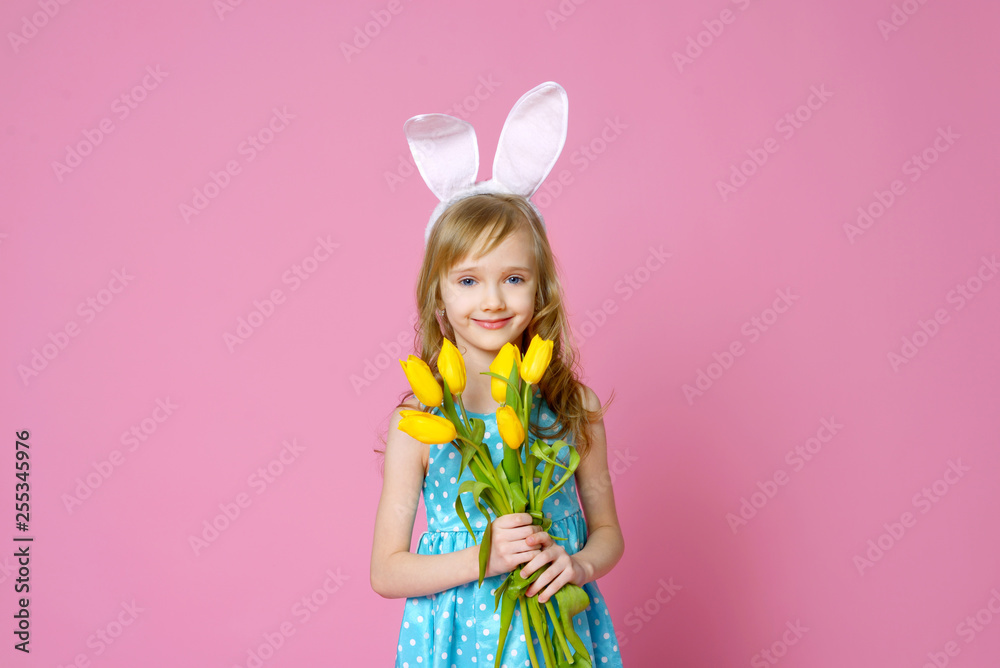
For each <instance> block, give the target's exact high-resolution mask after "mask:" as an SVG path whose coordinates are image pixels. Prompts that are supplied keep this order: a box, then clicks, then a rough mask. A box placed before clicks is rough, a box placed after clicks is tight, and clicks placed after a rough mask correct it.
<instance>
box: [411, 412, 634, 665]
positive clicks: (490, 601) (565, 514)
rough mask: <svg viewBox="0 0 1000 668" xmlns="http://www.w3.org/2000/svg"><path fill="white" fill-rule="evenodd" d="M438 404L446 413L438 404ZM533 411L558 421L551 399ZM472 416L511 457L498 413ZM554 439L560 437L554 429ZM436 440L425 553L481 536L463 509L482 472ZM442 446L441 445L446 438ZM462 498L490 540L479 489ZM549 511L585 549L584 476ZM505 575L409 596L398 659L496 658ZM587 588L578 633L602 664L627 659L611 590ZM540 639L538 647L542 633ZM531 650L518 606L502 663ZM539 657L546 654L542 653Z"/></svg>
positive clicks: (427, 491)
mask: <svg viewBox="0 0 1000 668" xmlns="http://www.w3.org/2000/svg"><path fill="white" fill-rule="evenodd" d="M536 411H537V412H536ZM432 412H435V413H438V414H440V412H439V411H438V409H434V410H433V411H432ZM533 413H534V419H535V420H537V421H538V422H539V423H540V424H541V425H542V426H547V425H550V424H552V422H553V417H552V414H551V412H550V411H549V410H548V407H547V406H546V405H545V404H544V402H543V403H542V406H541V407H536V410H535V411H533ZM539 414H540V418H539ZM469 417H470V418H478V419H481V420H483V421H484V422H485V423H486V434H485V436H484V437H483V442H484V443H485V444H486V445H487V446H488V447H487V451H488V452H489V453H490V454H491V456H492V458H493V463H494V464H495V465H499V464H500V462H501V461H502V460H503V444H502V442H501V441H500V437H499V434H498V431H497V428H496V415H495V414H493V413H490V414H486V415H484V414H480V413H471V412H470V413H469ZM571 438H572V437H571V436H568V437H567V438H566V439H565V440H567V441H569V442H571V441H570V439H571ZM547 440H552V439H551V437H550V438H549V439H547ZM498 445H499V446H500V447H499V448H498V447H497V446H498ZM431 447H432V453H433V455H434V462H433V464H435V466H432V467H429V468H430V472H429V473H428V476H427V479H426V480H425V481H424V487H423V494H424V507H425V508H426V509H427V526H428V531H426V532H425V533H423V534H422V535H421V536H420V541H419V543H418V546H417V553H418V554H447V553H449V552H455V551H458V550H463V549H465V548H467V547H472V546H473V545H475V544H476V543H475V542H473V540H472V536H470V535H469V532H468V531H467V530H466V529H465V525H464V524H463V523H462V521H461V520H460V519H459V515H458V513H457V512H456V510H455V499H456V498H457V497H458V486H459V485H460V484H461V483H463V482H465V481H466V480H474V477H473V476H472V473H471V472H470V471H469V470H468V469H466V470H465V471H463V472H462V475H461V476H459V475H458V466H459V464H460V462H461V458H460V457H458V456H455V457H452V456H448V457H445V456H444V452H447V450H444V451H438V452H435V446H431ZM443 447H445V448H447V449H450V450H451V452H450V453H449V455H451V454H452V453H455V454H456V455H457V451H456V450H455V448H454V446H452V445H447V446H443ZM436 449H437V450H440V446H438V447H437V448H436ZM558 458H559V460H560V461H561V462H563V463H565V462H567V461H568V460H569V453H568V451H567V450H565V449H564V450H563V451H562V452H561V453H560V455H559V457H558ZM556 470H557V471H559V470H560V469H556ZM431 482H433V484H430V483H431ZM433 490H437V492H438V495H437V496H438V498H437V499H435V498H434V492H433ZM462 502H463V505H464V510H465V515H466V517H467V518H468V520H469V523H470V524H471V525H472V527H473V528H474V530H475V532H476V539H477V541H478V542H482V536H483V534H484V533H485V531H486V530H487V528H488V519H487V518H485V517H484V516H483V514H482V513H481V512H480V511H479V509H477V508H476V507H475V504H474V503H473V501H472V498H471V495H469V494H463V495H462ZM543 511H544V512H545V516H546V517H549V518H551V519H552V520H553V522H552V527H551V529H550V530H549V531H550V533H551V534H552V535H553V536H558V537H561V538H565V539H566V540H565V541H561V544H562V545H563V547H565V548H566V551H567V552H569V553H570V554H574V553H576V552H578V551H580V549H582V548H583V546H584V544H585V543H586V540H587V534H588V531H587V523H586V519H585V517H584V515H583V511H582V510H581V508H580V504H579V501H578V499H577V490H576V476H573V477H572V478H570V479H569V480H568V481H567V482H566V484H565V485H564V486H563V487H562V488H561V489H560V490H559V491H558V492H557V493H556V494H554V495H553V496H551V497H549V498H548V499H546V500H545V505H544V508H543ZM504 577H505V576H504V575H496V576H493V577H491V578H486V579H485V580H483V586H482V587H479V585H478V582H476V581H472V582H468V583H465V584H462V585H459V586H458V587H454V588H452V589H449V590H446V591H443V592H439V593H437V594H434V595H431V596H420V597H414V598H408V599H407V600H406V605H405V606H404V608H403V619H402V622H401V624H400V629H399V640H398V643H397V653H396V663H395V665H396V667H397V668H400V667H402V666H417V665H420V666H427V667H428V668H461V667H463V666H465V667H468V666H493V665H494V662H495V656H494V655H495V652H496V649H497V640H498V638H499V633H500V617H499V615H498V614H497V613H498V612H499V610H496V609H494V606H495V600H494V596H493V592H494V591H495V590H496V588H497V587H499V586H500V584H501V583H502V582H503V579H504ZM584 590H586V592H587V594H588V595H589V596H590V602H591V604H590V606H588V607H587V609H586V610H584V611H583V612H581V613H579V614H578V615H576V617H575V618H574V622H575V626H576V629H577V633H578V634H579V636H580V638H581V639H583V641H584V645H585V646H587V647H589V648H591V650H590V651H591V662H592V663H593V664H594V665H595V666H596V665H600V666H612V667H614V666H617V667H620V666H621V665H622V661H621V655H620V653H619V652H618V639H617V637H616V636H615V629H614V626H613V624H612V623H611V615H610V614H609V612H608V609H607V606H606V605H605V603H604V597H603V596H602V595H601V592H600V589H599V588H598V586H597V583H596V582H588V583H587V584H586V585H584ZM595 639H596V640H595ZM534 647H535V649H536V651H537V650H538V645H537V640H536V641H535V642H534ZM527 655H528V651H527V644H526V642H525V637H524V628H523V623H522V621H521V615H520V607H518V608H517V609H516V610H515V614H514V618H513V620H512V625H511V627H510V630H509V631H508V634H507V640H506V643H505V645H504V651H503V656H502V657H501V665H507V666H521V665H530V661H528V660H527ZM539 661H543V659H542V658H541V657H539Z"/></svg>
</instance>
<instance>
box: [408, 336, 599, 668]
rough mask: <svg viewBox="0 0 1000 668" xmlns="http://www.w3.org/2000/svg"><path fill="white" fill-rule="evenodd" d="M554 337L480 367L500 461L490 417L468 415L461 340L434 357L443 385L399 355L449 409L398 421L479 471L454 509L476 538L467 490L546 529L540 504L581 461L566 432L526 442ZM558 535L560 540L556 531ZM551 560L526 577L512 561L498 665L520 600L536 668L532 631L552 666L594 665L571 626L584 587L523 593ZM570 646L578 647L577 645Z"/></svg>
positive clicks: (484, 550)
mask: <svg viewBox="0 0 1000 668" xmlns="http://www.w3.org/2000/svg"><path fill="white" fill-rule="evenodd" d="M552 345H553V342H552V341H548V340H545V339H542V338H540V337H539V336H538V335H537V334H536V335H535V337H534V338H533V339H532V340H531V343H530V345H529V346H528V351H527V352H526V353H525V354H524V359H523V360H522V359H521V353H520V351H519V350H518V348H517V346H515V345H514V344H512V343H507V344H506V345H504V347H503V348H501V349H500V352H499V353H497V356H496V358H495V359H494V360H493V362H492V363H491V364H490V370H489V371H485V372H483V373H485V374H488V375H490V376H491V377H492V378H491V383H490V388H491V393H492V395H493V398H494V399H495V400H496V401H497V402H498V403H500V404H501V406H500V407H499V408H498V409H497V412H496V417H497V429H498V430H499V432H500V438H501V439H502V440H503V442H504V446H505V447H504V449H503V462H502V463H501V465H500V466H494V465H493V460H492V459H491V458H490V455H489V452H488V448H486V447H485V446H484V445H483V434H484V433H485V431H486V425H485V423H484V422H483V421H482V420H480V419H478V418H472V419H469V416H468V415H467V414H466V411H465V405H464V404H463V403H462V392H463V391H464V390H465V381H466V374H465V361H464V360H463V359H462V355H461V353H460V352H459V351H458V348H456V347H455V345H454V344H453V343H451V341H449V340H448V339H445V340H444V344H443V345H442V347H441V353H440V354H439V355H438V364H437V365H438V370H439V371H440V372H441V378H442V380H443V382H444V388H443V389H442V387H441V386H440V385H439V384H438V382H437V380H436V379H435V378H434V374H433V373H432V372H431V369H430V366H429V365H428V364H427V363H426V362H424V361H423V360H422V359H420V358H419V357H417V356H415V355H410V356H409V359H408V360H406V361H404V360H400V364H401V365H402V366H403V371H404V373H405V374H406V378H407V380H408V381H409V383H410V387H412V388H413V393H414V394H415V395H416V397H417V399H418V400H419V401H420V402H421V403H423V404H424V405H425V406H428V407H435V406H440V407H442V413H444V417H441V416H438V415H433V414H431V413H426V412H424V411H415V410H403V411H400V416H401V417H400V421H399V429H400V430H401V431H403V432H405V433H407V434H409V435H410V436H412V437H413V438H415V439H417V440H418V441H421V442H422V443H427V444H441V443H451V444H452V445H454V446H455V448H456V449H457V450H458V453H459V454H460V455H461V458H462V459H461V465H460V468H459V473H458V475H459V476H461V475H462V472H463V471H464V470H465V467H466V466H468V467H469V470H470V471H471V472H472V475H473V477H474V478H475V479H474V480H467V481H465V482H463V483H462V484H461V485H459V489H458V492H459V493H458V496H457V498H456V499H455V512H456V513H458V517H459V518H460V519H461V520H462V522H463V524H465V528H466V529H468V531H469V533H470V534H472V539H473V541H475V540H476V535H475V533H474V532H473V530H472V526H471V525H470V524H469V520H468V518H467V517H466V514H465V507H464V504H463V502H462V496H463V495H464V494H470V495H471V496H472V500H473V502H474V503H475V504H476V508H478V509H479V510H480V512H482V513H483V515H484V516H485V517H486V518H487V520H489V519H490V512H492V514H493V515H494V516H495V517H500V516H501V515H506V514H509V513H525V512H526V513H528V514H529V515H531V517H532V518H533V519H534V524H537V525H539V526H540V527H541V528H542V530H545V531H547V530H548V529H549V527H550V526H551V525H552V520H551V519H549V518H547V517H545V515H544V513H543V512H542V504H543V503H544V501H545V499H547V498H548V497H550V496H552V495H553V494H555V493H556V492H557V491H559V489H560V488H561V487H562V486H563V485H564V484H566V481H567V480H569V479H570V477H571V476H572V475H573V473H574V472H575V471H576V468H577V466H579V464H580V455H579V453H578V452H577V450H576V448H574V447H573V446H571V445H569V444H568V443H566V442H565V441H562V440H558V441H556V442H555V443H552V444H548V443H545V442H543V441H541V440H535V441H534V442H532V443H531V445H530V447H527V448H522V447H521V446H522V445H523V444H524V442H525V439H526V437H527V435H528V434H529V433H530V432H529V424H528V419H529V416H530V415H531V404H532V399H533V392H532V385H536V384H537V383H538V381H539V380H540V379H541V378H542V376H543V375H544V374H545V370H546V369H547V368H548V366H549V362H550V361H551V359H552ZM442 404H443V405H442ZM456 404H457V406H456ZM459 411H461V419H460V418H459ZM564 448H568V449H569V461H568V462H567V463H566V464H563V463H562V462H560V461H559V460H558V455H559V454H560V452H561V451H562V450H563V449H564ZM522 453H523V455H524V456H523V457H522ZM557 466H558V467H559V468H562V469H564V473H563V475H562V477H561V478H559V480H558V481H557V482H556V483H555V484H553V483H552V478H553V475H554V473H555V469H556V467H557ZM484 505H485V507H484ZM487 509H488V510H487ZM492 528H493V527H492V520H491V521H490V526H488V527H487V528H486V531H485V533H484V534H483V543H482V545H481V546H480V548H479V585H480V586H482V584H483V579H484V577H485V575H486V566H487V563H488V561H489V555H490V534H491V531H492ZM553 538H555V539H556V540H562V539H561V538H558V537H556V536H553ZM547 567H548V564H546V565H545V566H543V567H542V568H540V569H539V570H537V571H535V572H534V573H532V574H531V575H530V576H529V577H527V578H523V577H521V575H520V571H521V569H520V568H515V569H514V570H513V571H511V572H510V573H508V574H507V577H506V578H505V579H504V581H503V583H502V584H501V585H500V586H499V587H498V588H497V590H496V605H495V606H494V611H495V610H496V609H497V608H501V605H502V611H501V613H500V635H499V638H498V641H497V651H496V664H495V665H496V666H499V665H500V659H501V656H502V654H503V648H504V643H505V642H506V638H507V630H508V627H509V626H510V625H511V621H512V619H513V617H514V608H515V605H517V604H520V606H521V621H522V622H523V624H524V638H525V641H526V644H527V647H528V655H529V657H530V658H531V665H532V666H533V667H534V668H539V667H540V664H539V662H538V657H537V655H536V653H535V648H534V643H533V642H532V632H534V635H535V637H536V638H538V644H539V646H540V650H541V654H542V656H543V657H544V659H545V666H547V667H548V668H559V667H562V666H574V667H576V668H590V666H591V662H590V653H589V651H588V650H587V647H586V645H584V643H583V640H581V638H580V636H579V635H577V633H576V631H575V630H574V628H573V616H574V615H576V614H577V613H579V612H581V611H582V610H584V609H585V608H586V607H587V606H588V605H590V597H589V596H587V592H585V591H584V590H583V588H581V587H579V586H577V585H575V584H565V585H563V586H562V587H561V588H560V589H559V591H558V592H556V594H555V596H553V597H552V598H551V599H549V600H548V601H546V602H545V603H544V604H540V603H539V602H538V598H537V596H531V597H528V596H526V595H525V591H527V589H528V587H529V586H530V585H531V583H532V582H534V581H535V579H537V578H538V576H539V575H541V574H542V573H543V572H544V571H545V569H546V568H547ZM546 613H548V615H547V616H546ZM571 647H572V648H573V649H575V650H576V652H575V653H573V651H572V650H571V649H570V648H571Z"/></svg>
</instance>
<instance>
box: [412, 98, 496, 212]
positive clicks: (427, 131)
mask: <svg viewBox="0 0 1000 668" xmlns="http://www.w3.org/2000/svg"><path fill="white" fill-rule="evenodd" d="M403 131H404V132H405V133H406V141H407V143H408V144H409V145H410V152H411V153H412V154H413V160H414V162H416V165H417V170H419V171H420V176H422V177H423V178H424V182H425V183H426V184H427V187H428V188H430V189H431V192H432V193H434V195H435V196H436V197H437V198H438V199H439V200H441V201H442V202H444V201H446V200H448V199H450V198H451V196H452V195H454V194H455V193H457V192H458V191H460V190H464V189H465V188H468V187H469V186H471V185H472V184H473V183H475V181H476V175H477V174H478V173H479V145H478V144H477V142H476V131H475V130H474V129H473V128H472V126H471V125H470V124H468V123H466V122H465V121H463V120H461V119H458V118H455V117H453V116H448V115H447V114H421V115H420V116H414V117H413V118H411V119H410V120H408V121H406V123H404V124H403Z"/></svg>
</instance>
